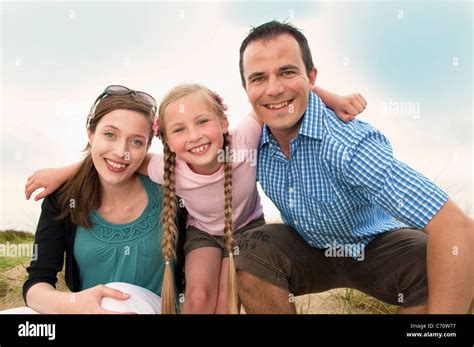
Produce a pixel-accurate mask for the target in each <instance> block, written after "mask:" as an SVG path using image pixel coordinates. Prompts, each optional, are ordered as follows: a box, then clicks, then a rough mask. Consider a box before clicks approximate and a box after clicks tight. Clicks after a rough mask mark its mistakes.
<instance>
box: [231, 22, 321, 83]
mask: <svg viewBox="0 0 474 347" xmlns="http://www.w3.org/2000/svg"><path fill="white" fill-rule="evenodd" d="M282 34H289V35H291V36H293V37H294V39H295V40H296V42H298V45H299V46H300V50H301V57H302V58H303V63H304V66H305V68H306V74H307V75H308V76H309V74H310V73H311V70H313V68H314V64H313V58H312V56H311V50H310V49H309V45H308V40H307V39H306V37H305V36H304V35H303V33H302V32H301V31H300V30H299V29H298V28H297V27H295V26H294V25H292V24H289V23H282V22H279V21H276V20H273V21H271V22H267V23H264V24H262V25H259V26H258V27H254V28H252V30H250V32H249V34H248V35H247V37H246V38H245V39H244V41H242V44H241V46H240V59H239V68H240V78H241V79H242V85H243V86H245V85H246V83H245V77H244V63H243V56H244V52H245V49H246V48H247V46H248V45H249V44H250V43H251V42H254V41H260V40H271V39H274V38H276V37H277V36H280V35H282Z"/></svg>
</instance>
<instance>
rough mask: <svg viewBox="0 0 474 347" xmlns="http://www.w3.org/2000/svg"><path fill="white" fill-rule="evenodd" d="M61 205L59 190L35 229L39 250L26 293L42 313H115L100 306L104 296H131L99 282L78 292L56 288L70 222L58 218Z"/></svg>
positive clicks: (31, 304) (46, 203) (46, 204)
mask: <svg viewBox="0 0 474 347" xmlns="http://www.w3.org/2000/svg"><path fill="white" fill-rule="evenodd" d="M60 213H61V208H60V206H59V204H58V202H57V199H56V196H55V194H52V195H50V196H48V197H46V199H44V201H43V204H42V205H41V215H40V219H39V221H38V227H37V229H36V233H35V243H34V245H35V248H36V250H35V253H34V257H33V260H32V261H31V263H30V266H28V268H27V271H28V279H27V280H26V282H25V284H24V285H23V297H24V299H25V303H26V304H27V306H29V307H30V308H32V309H34V310H36V311H38V312H40V313H113V312H110V311H106V310H103V309H102V308H101V307H100V304H101V300H102V298H103V297H104V296H110V297H113V298H116V299H119V300H124V299H127V298H128V296H124V295H123V293H122V292H120V291H118V290H115V289H112V288H107V287H104V286H97V287H94V288H90V289H87V290H84V291H82V292H78V293H65V292H60V291H57V290H56V289H55V287H54V286H55V285H56V282H57V274H58V272H59V271H61V269H62V268H63V263H64V253H65V252H66V241H65V233H66V232H67V231H68V230H67V229H66V223H65V221H64V220H58V219H57V217H58V216H59V215H60Z"/></svg>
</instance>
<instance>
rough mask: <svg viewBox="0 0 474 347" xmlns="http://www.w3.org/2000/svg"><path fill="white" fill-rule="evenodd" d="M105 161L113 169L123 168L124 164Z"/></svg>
mask: <svg viewBox="0 0 474 347" xmlns="http://www.w3.org/2000/svg"><path fill="white" fill-rule="evenodd" d="M107 163H109V164H110V166H112V167H113V168H114V169H123V168H124V167H125V164H117V163H114V162H113V161H110V160H107Z"/></svg>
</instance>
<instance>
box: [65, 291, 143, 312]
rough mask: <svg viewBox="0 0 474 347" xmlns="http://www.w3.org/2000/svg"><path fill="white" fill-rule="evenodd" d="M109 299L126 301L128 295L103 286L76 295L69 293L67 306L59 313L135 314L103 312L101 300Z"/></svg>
mask: <svg viewBox="0 0 474 347" xmlns="http://www.w3.org/2000/svg"><path fill="white" fill-rule="evenodd" d="M104 297H110V298H113V299H117V300H128V299H129V298H130V294H126V293H124V292H122V291H120V290H118V289H114V288H110V287H107V286H105V285H98V286H95V287H92V288H89V289H85V290H83V291H80V292H78V293H69V304H68V305H66V306H67V307H65V310H66V311H68V312H61V313H79V314H81V313H92V314H135V312H117V311H109V310H105V309H103V308H102V307H101V303H102V299H103V298H104Z"/></svg>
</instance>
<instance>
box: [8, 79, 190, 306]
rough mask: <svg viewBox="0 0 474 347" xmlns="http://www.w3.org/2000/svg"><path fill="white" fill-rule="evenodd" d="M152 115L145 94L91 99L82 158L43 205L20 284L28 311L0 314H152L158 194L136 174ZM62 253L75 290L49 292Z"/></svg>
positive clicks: (157, 275)
mask: <svg viewBox="0 0 474 347" xmlns="http://www.w3.org/2000/svg"><path fill="white" fill-rule="evenodd" d="M155 112H156V102H155V100H154V99H153V98H152V97H151V96H150V95H148V94H146V93H143V92H138V91H133V90H130V89H128V88H126V87H123V86H109V87H107V88H106V89H105V91H104V92H103V93H102V94H101V95H100V96H99V97H98V98H97V100H96V102H95V103H94V105H93V107H92V109H91V112H90V114H89V117H88V120H87V133H88V144H87V147H86V149H85V153H86V157H85V159H84V160H83V162H82V164H81V166H80V168H79V170H78V171H77V173H75V174H74V176H73V177H72V178H71V179H69V180H68V181H67V182H66V183H65V184H64V185H63V186H62V187H61V188H60V189H58V190H57V191H56V192H55V193H54V194H52V195H50V196H48V197H47V198H45V200H44V202H43V205H42V212H41V216H40V220H39V223H38V228H37V231H36V235H35V243H36V244H37V245H38V252H37V254H38V256H37V259H36V260H34V261H32V262H31V264H30V266H29V267H28V269H27V270H28V273H29V277H28V279H27V281H26V282H25V284H24V286H23V297H24V299H25V303H26V304H27V306H28V307H29V308H30V309H26V310H25V309H23V310H22V309H14V310H9V311H10V312H6V313H20V312H21V313H27V312H31V313H34V312H38V313H120V312H122V313H123V312H126V313H131V312H135V313H159V311H160V303H161V302H160V297H159V295H160V293H161V286H162V280H163V271H164V266H165V263H164V260H163V257H162V253H161V237H162V229H161V221H160V215H161V205H162V204H161V199H162V191H161V186H159V185H157V184H155V183H153V182H151V181H150V180H149V179H148V178H147V177H146V176H142V175H139V174H137V173H136V170H137V169H138V168H139V167H140V165H141V164H142V162H143V159H144V158H145V154H146V153H147V151H148V149H149V147H150V145H151V141H152V138H153V129H152V123H153V120H154V116H155ZM32 184H33V185H34V182H30V181H29V182H28V183H27V190H28V186H29V185H32ZM183 217H184V216H183V214H182V213H181V218H180V219H181V221H183ZM180 225H182V223H180ZM64 254H65V259H66V284H67V286H68V287H69V288H70V289H71V291H72V292H76V293H65V292H60V291H58V290H56V289H55V283H56V281H57V273H58V272H59V271H61V269H62V267H63V259H64ZM180 273H181V271H177V274H178V275H179V274H180ZM117 282H119V283H117ZM179 282H180V281H179ZM107 283H111V284H110V285H105V284H107ZM178 284H179V283H178ZM114 288H115V289H114ZM11 311H14V312H11Z"/></svg>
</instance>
